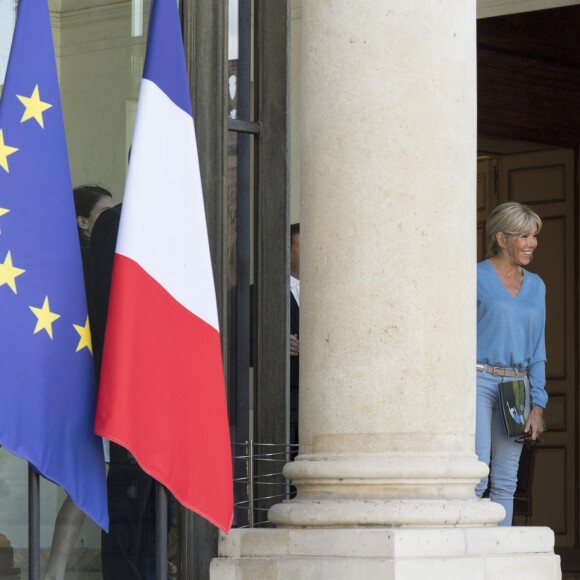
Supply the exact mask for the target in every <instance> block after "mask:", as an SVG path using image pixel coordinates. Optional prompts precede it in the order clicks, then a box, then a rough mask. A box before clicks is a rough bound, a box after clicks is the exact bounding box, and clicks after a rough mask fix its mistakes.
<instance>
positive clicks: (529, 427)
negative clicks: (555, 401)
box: [524, 407, 544, 441]
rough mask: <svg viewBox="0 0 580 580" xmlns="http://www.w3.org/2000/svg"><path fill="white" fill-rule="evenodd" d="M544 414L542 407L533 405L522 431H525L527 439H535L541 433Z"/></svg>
mask: <svg viewBox="0 0 580 580" xmlns="http://www.w3.org/2000/svg"><path fill="white" fill-rule="evenodd" d="M543 414H544V409H542V407H533V408H532V410H531V412H530V414H529V415H528V419H527V421H526V425H525V427H524V431H525V432H526V434H527V435H526V436H527V438H528V439H531V440H532V441H535V440H536V439H537V438H538V437H539V436H540V435H541V434H542V415H543Z"/></svg>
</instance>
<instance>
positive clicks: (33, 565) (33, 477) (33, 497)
mask: <svg viewBox="0 0 580 580" xmlns="http://www.w3.org/2000/svg"><path fill="white" fill-rule="evenodd" d="M28 578H29V580H40V476H39V475H38V472H37V471H36V470H35V469H34V467H32V465H31V464H30V463H29V464H28Z"/></svg>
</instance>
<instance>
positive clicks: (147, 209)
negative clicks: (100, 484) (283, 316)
mask: <svg viewBox="0 0 580 580" xmlns="http://www.w3.org/2000/svg"><path fill="white" fill-rule="evenodd" d="M181 38H182V36H181V25H180V22H179V15H178V12H177V3H176V2H175V0H154V1H153V2H152V5H151V16H150V23H149V36H148V40H147V54H146V59H145V68H144V72H143V79H142V82H141V90H140V95H139V103H138V109H137V117H136V121H135V132H134V135H133V145H132V148H131V161H130V164H129V170H128V176H127V183H126V186H125V195H124V198H123V211H122V212H121V223H120V227H119V235H118V240H117V248H116V255H115V262H114V267H113V278H112V284H111V295H110V301H109V312H108V318H107V328H106V336H105V346H104V353H103V363H102V367H101V377H100V385H99V394H98V403H97V412H96V420H95V431H96V432H97V433H98V434H99V435H102V436H103V437H106V438H108V439H111V440H112V441H115V442H116V443H118V444H120V445H122V446H123V447H125V448H126V449H128V450H129V451H130V452H131V453H132V454H133V456H134V457H135V459H136V460H137V462H138V463H139V465H140V466H141V467H142V469H143V470H144V471H146V472H147V473H149V474H150V475H151V476H152V477H153V478H154V479H156V480H157V481H159V482H161V483H162V484H164V485H165V486H166V487H167V488H168V489H169V490H170V491H171V492H172V493H173V495H174V496H175V497H176V498H177V500H178V501H179V502H180V503H182V504H183V505H184V506H185V507H187V508H189V509H191V510H193V511H195V512H197V513H198V514H200V515H201V516H203V517H205V518H206V519H207V520H209V521H210V522H212V523H213V524H215V525H216V526H218V527H219V528H220V529H222V530H224V531H225V532H228V531H229V529H230V527H231V523H232V516H233V483H232V459H231V447H230V435H229V425H228V418H227V405H226V396H225V386H224V378H223V368H222V356H221V347H220V334H219V325H218V315H217V307H216V297H215V288H214V281H213V272H212V266H211V258H210V249H209V244H208V236H207V226H206V221H205V209H204V204H203V194H202V188H201V178H200V172H199V162H198V156H197V146H196V140H195V129H194V123H193V116H192V109H191V100H190V95H189V88H188V80H187V71H186V66H185V57H184V50H183V43H182V40H181Z"/></svg>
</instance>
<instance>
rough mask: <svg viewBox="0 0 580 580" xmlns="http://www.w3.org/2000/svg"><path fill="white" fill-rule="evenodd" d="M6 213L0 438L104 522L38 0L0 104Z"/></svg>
mask: <svg viewBox="0 0 580 580" xmlns="http://www.w3.org/2000/svg"><path fill="white" fill-rule="evenodd" d="M8 209H9V210H10V213H9V216H10V218H9V219H6V218H5V217H2V219H1V222H2V231H1V234H2V235H0V401H1V404H0V445H2V446H3V447H5V448H6V449H8V450H10V451H12V452H13V453H15V454H16V455H18V456H20V457H22V458H23V459H25V460H26V461H28V462H29V463H30V464H31V465H33V466H34V467H35V469H36V470H37V471H38V472H39V473H40V474H41V475H43V476H44V477H46V478H47V479H49V480H51V481H53V482H54V483H57V484H59V485H60V486H62V487H63V488H64V489H65V490H66V492H67V493H68V495H69V496H70V497H71V499H72V500H73V501H74V503H75V504H76V505H77V506H78V507H79V508H81V509H82V510H83V511H84V512H85V513H86V514H88V515H89V516H90V517H91V518H92V519H93V520H94V521H95V522H97V524H99V525H100V526H101V527H102V528H104V529H105V530H107V529H108V509H107V491H106V479H105V463H104V458H103V446H102V442H101V439H100V438H99V437H97V436H96V435H95V434H94V429H93V424H94V416H95V404H96V392H97V387H96V380H95V371H94V362H93V356H92V352H91V342H90V330H89V323H88V318H87V316H88V312H87V300H86V295H85V288H84V277H83V267H82V261H81V252H80V245H79V238H78V233H77V225H76V216H75V210H74V202H73V195H72V182H71V176H70V169H69V164H68V154H67V147H66V140H65V132H64V123H63V114H62V107H61V100H60V91H59V86H58V77H57V71H56V61H55V56H54V46H53V43H52V31H51V27H50V16H49V11H48V0H20V1H19V2H18V14H17V19H16V28H15V31H14V37H13V40H12V46H11V49H10V58H9V61H8V68H7V72H6V80H5V82H4V87H3V90H2V96H1V100H0V216H5V215H6V214H7V213H8ZM80 321H86V322H85V325H84V326H80V325H78V323H79V322H80ZM75 325H78V327H75ZM79 337H80V340H79Z"/></svg>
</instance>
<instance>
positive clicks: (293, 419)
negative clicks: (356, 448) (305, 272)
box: [290, 223, 300, 445]
mask: <svg viewBox="0 0 580 580" xmlns="http://www.w3.org/2000/svg"><path fill="white" fill-rule="evenodd" d="M299 335H300V224H299V223H296V224H292V225H291V226H290V443H291V444H293V445H297V444H298V386H299V385H298V378H299V371H300V341H299V338H298V337H299Z"/></svg>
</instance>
